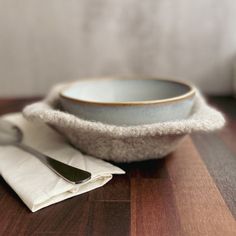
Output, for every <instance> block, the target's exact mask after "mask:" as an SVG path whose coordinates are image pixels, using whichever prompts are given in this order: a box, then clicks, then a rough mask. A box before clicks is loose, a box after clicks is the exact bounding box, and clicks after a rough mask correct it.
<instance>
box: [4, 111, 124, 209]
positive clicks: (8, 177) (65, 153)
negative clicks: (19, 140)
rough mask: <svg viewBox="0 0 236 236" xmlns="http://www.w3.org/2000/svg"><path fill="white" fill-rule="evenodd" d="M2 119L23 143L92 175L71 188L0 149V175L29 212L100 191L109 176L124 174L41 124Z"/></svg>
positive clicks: (20, 154) (18, 154)
mask: <svg viewBox="0 0 236 236" xmlns="http://www.w3.org/2000/svg"><path fill="white" fill-rule="evenodd" d="M2 118H3V119H6V120H9V121H11V122H12V123H14V124H16V125H17V126H18V127H20V129H21V130H22V131H23V133H24V139H23V143H25V144H27V145H29V146H31V147H33V148H35V149H36V150H38V151H40V152H42V153H44V154H46V155H48V156H50V157H52V158H54V159H56V160H59V161H61V162H64V163H66V164H69V165H72V166H74V167H77V168H80V169H83V170H86V171H89V172H90V173H91V174H92V177H91V179H90V180H89V181H87V182H85V183H81V184H76V185H74V184H71V183H68V182H66V181H65V180H63V179H62V178H60V177H59V176H58V175H56V174H55V173H54V172H52V171H51V170H50V169H49V168H48V167H46V166H45V165H44V164H42V163H41V162H40V161H39V160H38V159H37V158H36V157H34V156H33V155H32V154H30V153H27V152H24V151H22V150H21V149H19V148H17V147H14V146H0V174H1V175H2V177H3V178H4V179H5V181H6V182H7V183H8V184H9V185H10V186H11V187H12V189H13V190H14V191H15V192H16V193H17V194H18V195H19V197H20V198H21V199H22V201H23V202H24V203H25V204H26V205H27V207H28V208H29V209H30V210H31V211H32V212H35V211H37V210H40V209H42V208H44V207H46V206H49V205H51V204H54V203H57V202H60V201H62V200H65V199H67V198H71V197H73V196H76V195H80V194H82V193H85V192H88V191H91V190H93V189H96V188H98V187H101V186H103V185H104V184H106V183H107V182H108V181H109V180H111V178H112V175H113V174H124V173H125V172H124V171H123V170H121V169H120V168H118V167H116V166H114V165H112V164H110V163H108V162H105V161H103V160H100V159H96V158H94V157H92V156H88V155H84V154H82V153H81V152H80V151H78V150H77V149H75V148H73V147H72V146H71V145H70V144H69V143H67V141H66V140H65V139H64V137H63V136H61V135H60V134H59V133H57V132H56V131H55V130H54V129H52V128H51V127H49V126H47V125H45V124H44V123H39V122H29V121H27V120H25V119H24V118H23V116H22V114H21V113H15V114H10V115H5V116H3V117H2Z"/></svg>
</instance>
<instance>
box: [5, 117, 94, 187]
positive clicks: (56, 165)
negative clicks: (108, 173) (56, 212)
mask: <svg viewBox="0 0 236 236" xmlns="http://www.w3.org/2000/svg"><path fill="white" fill-rule="evenodd" d="M22 139H23V132H22V131H21V130H20V128H19V127H17V126H16V125H14V124H12V123H11V122H9V121H6V120H3V119H0V145H13V146H16V147H18V148H20V149H22V150H24V151H26V152H29V153H31V154H33V155H34V156H35V157H37V158H38V159H39V160H40V161H41V162H42V163H43V164H45V165H46V166H47V167H48V168H50V169H51V170H52V171H54V172H55V173H56V174H57V175H59V176H60V177H62V178H63V179H64V180H66V181H68V182H69V183H73V184H78V183H82V182H85V181H87V180H89V179H90V178H91V173H89V172H87V171H84V170H81V169H78V168H75V167H73V166H69V165H67V164H65V163H63V162H60V161H57V160H55V159H53V158H51V157H49V156H46V155H44V154H42V153H40V152H38V151H37V150H35V149H33V148H32V147H29V146H27V145H25V144H23V143H22V142H21V141H22Z"/></svg>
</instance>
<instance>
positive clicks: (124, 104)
mask: <svg viewBox="0 0 236 236" xmlns="http://www.w3.org/2000/svg"><path fill="white" fill-rule="evenodd" d="M194 97H195V89H194V88H193V87H192V86H191V85H189V84H187V83H185V82H179V81H174V80H167V79H165V80H164V79H146V78H145V79H121V78H114V79H96V80H94V79H89V80H82V81H78V82H75V83H73V84H72V85H70V86H69V87H67V88H66V89H64V90H63V91H61V93H60V100H61V104H62V107H63V108H64V110H65V111H67V112H68V113H71V114H74V115H76V116H78V117H80V118H82V119H85V120H90V121H99V122H102V123H106V124H113V125H141V124H152V123H156V122H165V121H174V120H180V119H184V118H186V117H187V116H188V115H189V114H190V112H191V109H192V106H193V103H194Z"/></svg>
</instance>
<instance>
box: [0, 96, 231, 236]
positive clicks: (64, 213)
mask: <svg viewBox="0 0 236 236" xmlns="http://www.w3.org/2000/svg"><path fill="white" fill-rule="evenodd" d="M36 100H38V98H34V99H0V114H5V113H9V112H16V111H20V110H21V109H22V108H23V107H24V106H25V105H26V104H29V103H31V102H33V101H36ZM209 102H210V103H211V104H214V105H215V106H217V107H218V109H220V110H222V111H224V113H225V115H226V117H227V119H228V124H227V126H226V127H225V128H224V129H223V130H222V131H220V132H218V133H213V134H207V135H205V134H196V135H193V137H192V138H190V137H187V138H186V139H185V140H184V142H183V143H182V145H181V146H179V148H178V149H177V150H176V151H175V152H174V153H173V154H171V155H169V156H168V157H166V158H165V159H162V160H150V161H145V162H136V163H131V164H118V165H119V166H120V167H121V168H123V169H124V170H125V171H126V175H120V176H114V177H113V179H112V180H111V181H110V182H109V183H108V184H106V185H105V186H104V187H102V188H99V189H96V190H94V191H91V192H89V193H86V194H82V195H80V196H77V197H74V198H71V199H68V200H66V201H63V202H60V203H58V204H55V205H52V206H50V207H47V208H45V209H42V210H40V211H38V212H35V213H31V212H30V211H29V210H28V209H27V208H26V206H25V205H24V204H23V202H22V201H21V200H20V198H19V197H18V196H17V195H16V194H15V193H14V191H13V190H12V189H11V188H10V187H9V186H8V185H7V183H6V182H5V181H4V180H3V179H2V178H1V179H0V235H17V236H18V235H63V236H64V235H122V236H123V235H142V236H143V235H147V236H149V235H155V236H156V235H171V236H172V235H212V236H213V235H214V236H215V235H220V236H221V235H227V236H228V235H236V222H235V218H234V217H235V212H236V210H235V209H236V203H235V199H236V195H235V193H236V178H235V177H236V175H235V174H236V171H235V170H236V166H235V163H236V158H235V156H236V145H235V140H236V122H235V119H236V115H235V114H236V111H235V109H236V108H235V107H236V106H235V105H236V102H235V99H234V98H233V97H221V98H219V97H211V98H210V99H209Z"/></svg>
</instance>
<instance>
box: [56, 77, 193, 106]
mask: <svg viewBox="0 0 236 236" xmlns="http://www.w3.org/2000/svg"><path fill="white" fill-rule="evenodd" d="M123 79H124V80H159V81H167V82H172V83H176V84H180V85H184V86H187V87H188V88H189V91H188V92H186V93H183V94H182V95H179V96H174V97H171V98H165V99H156V100H146V101H127V102H124V101H122V102H99V101H90V100H83V99H78V98H73V97H71V96H68V95H66V94H65V91H67V90H68V89H70V88H71V87H73V86H74V85H75V84H77V83H79V82H81V81H94V80H95V81H98V80H123ZM195 94H196V89H195V87H194V85H193V84H191V83H189V82H186V81H183V80H178V79H168V78H157V77H144V76H142V77H95V78H82V79H79V80H76V81H73V82H71V83H70V84H68V85H67V86H65V87H63V89H61V91H59V97H60V98H62V99H66V100H69V101H73V102H76V103H80V104H87V105H107V106H132V105H151V104H163V103H172V102H178V101H181V100H184V99H187V98H191V97H194V95H195Z"/></svg>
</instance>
